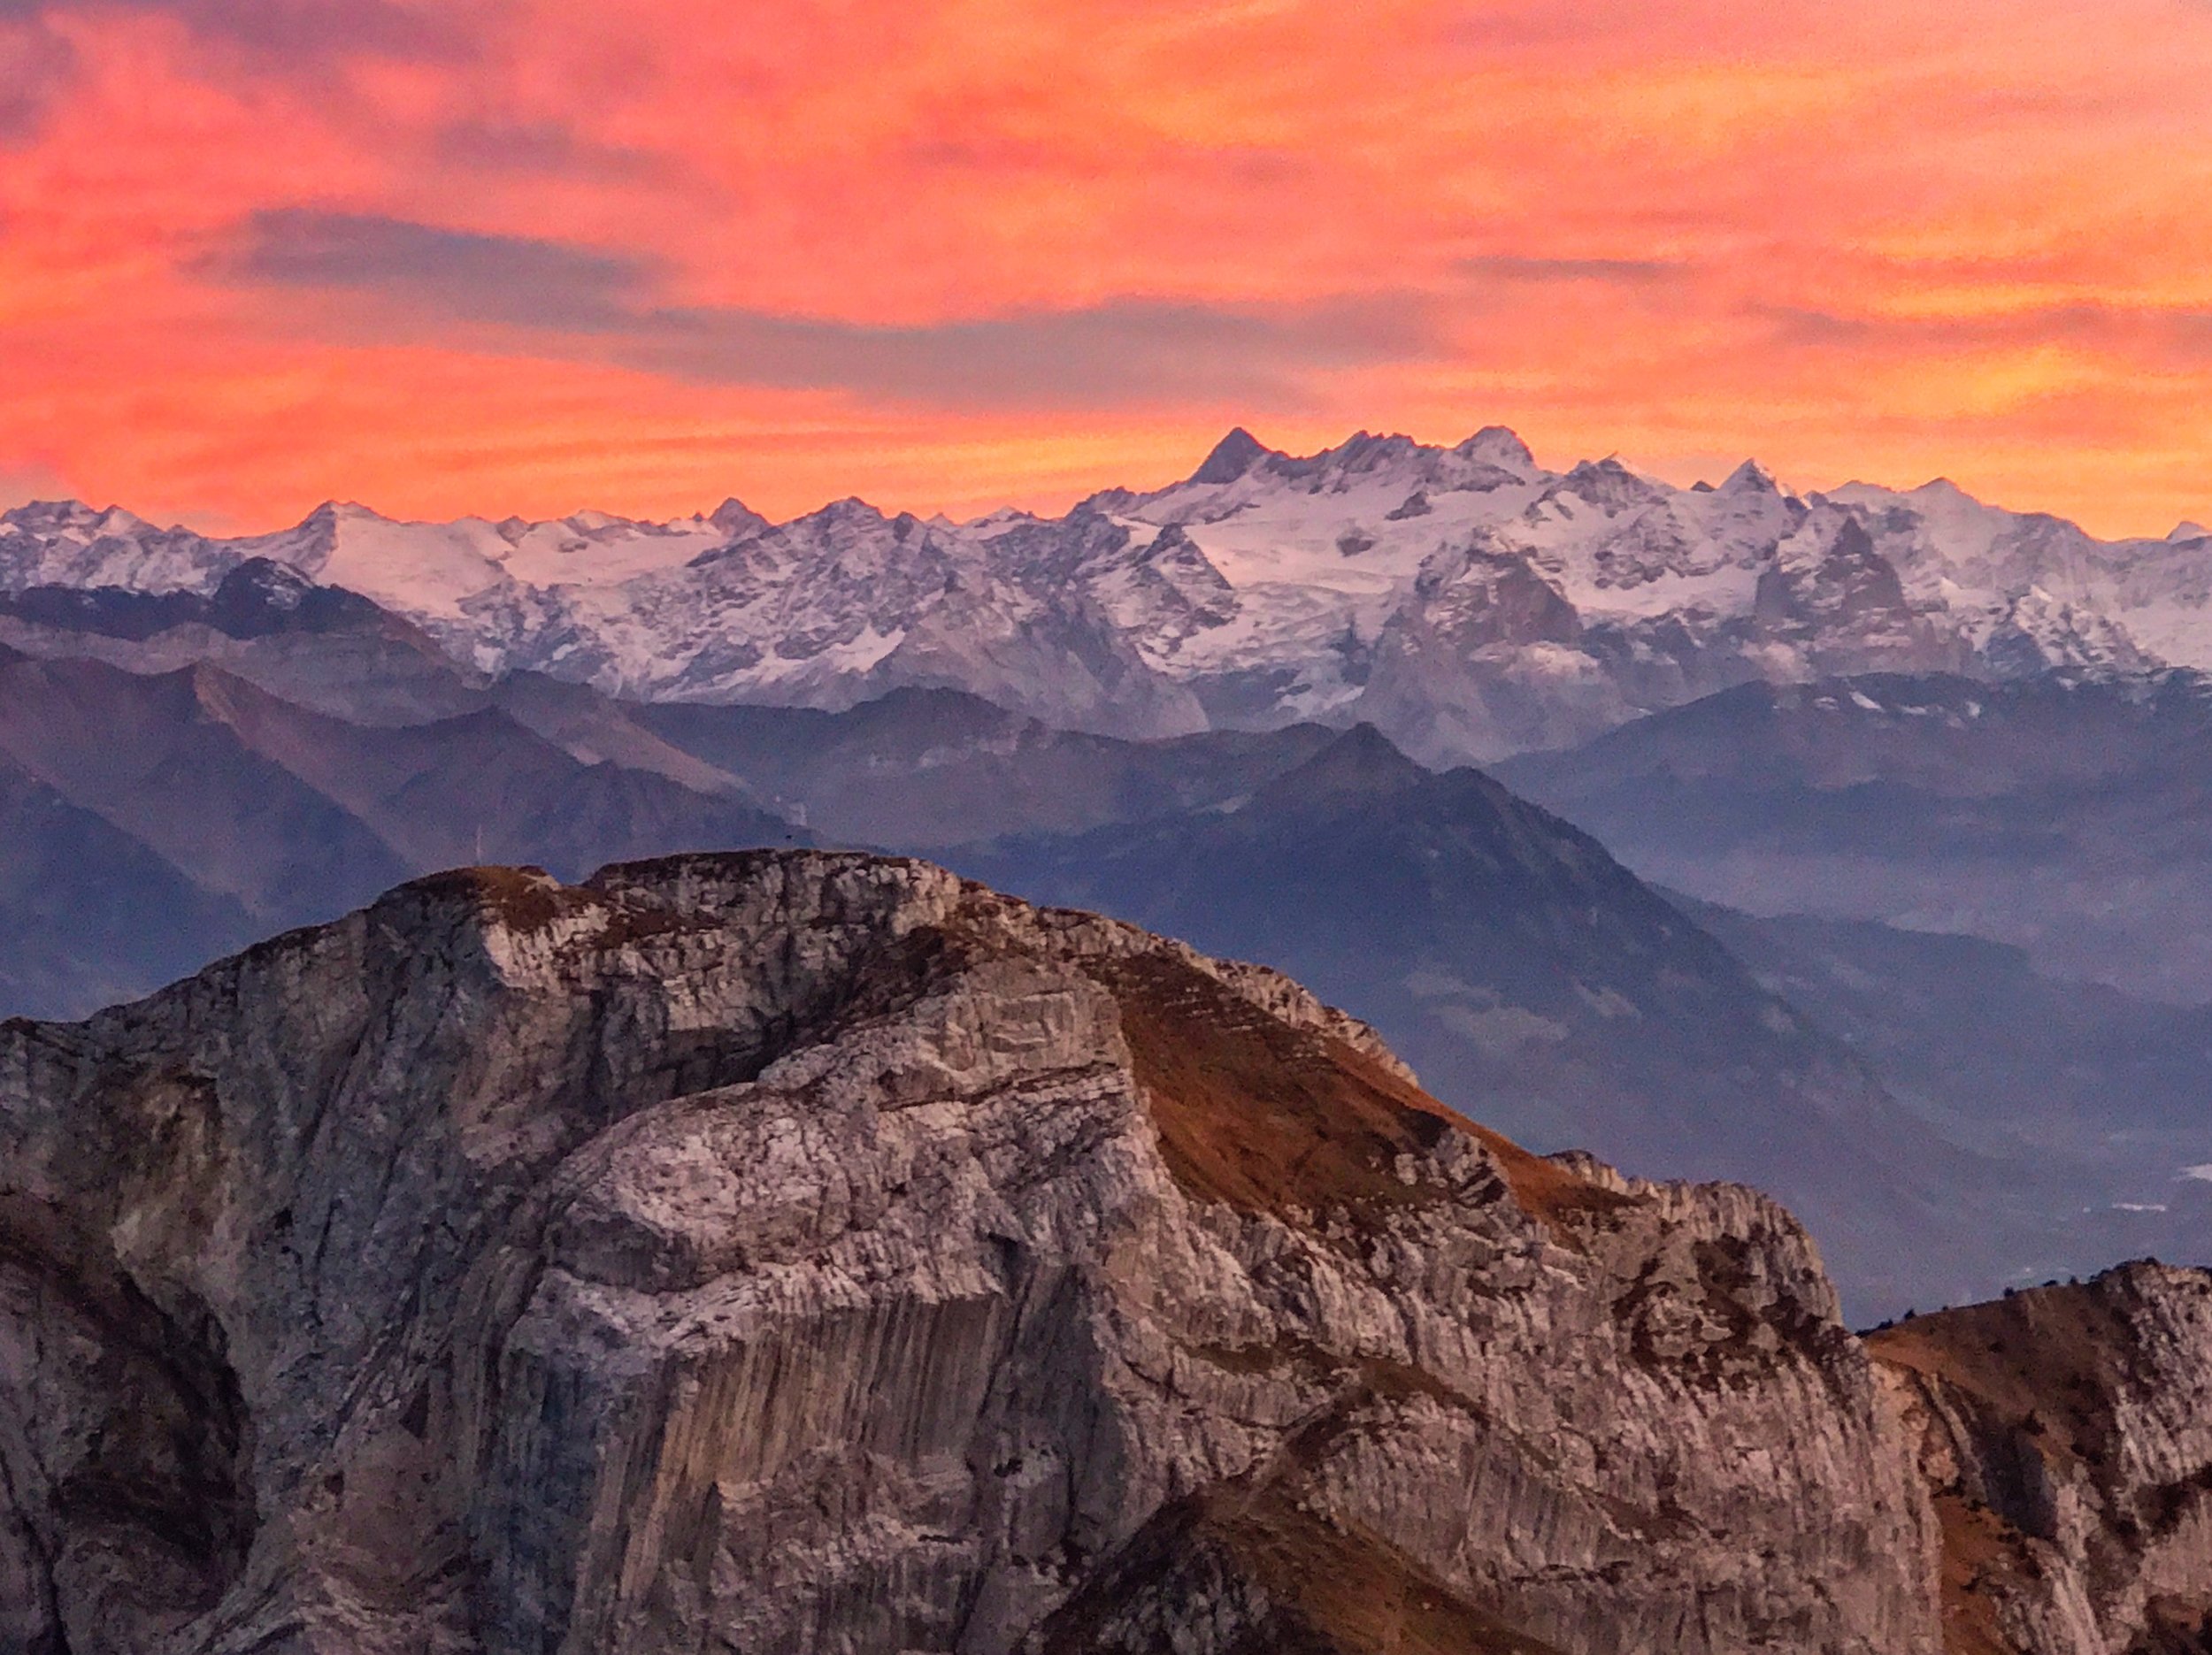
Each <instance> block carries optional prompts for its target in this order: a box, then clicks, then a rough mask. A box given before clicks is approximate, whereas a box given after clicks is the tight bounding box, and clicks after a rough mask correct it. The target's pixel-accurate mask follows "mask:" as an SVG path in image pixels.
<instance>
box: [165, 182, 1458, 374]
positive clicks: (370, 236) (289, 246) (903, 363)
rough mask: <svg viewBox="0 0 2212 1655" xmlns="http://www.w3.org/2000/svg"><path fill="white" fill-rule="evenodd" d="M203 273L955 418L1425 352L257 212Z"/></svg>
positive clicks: (659, 366)
mask: <svg viewBox="0 0 2212 1655" xmlns="http://www.w3.org/2000/svg"><path fill="white" fill-rule="evenodd" d="M202 268H203V269H204V270H205V271H207V272H210V273H211V274H214V275H216V276H219V277H220V278H222V279H224V280H229V281H232V282H243V283H256V284H265V285H271V286H276V287H287V288H292V289H297V290H304V291H313V292H319V293H323V294H338V295H355V296H357V297H360V298H363V299H365V300H368V301H370V302H372V303H375V304H377V305H378V306H379V307H380V319H382V320H383V321H384V322H386V323H387V324H390V323H395V322H408V321H411V322H412V324H413V325H414V326H416V327H418V328H426V329H431V330H433V331H434V330H435V329H436V328H437V327H438V326H441V325H443V324H448V323H452V322H461V323H474V324H489V325H493V326H500V327H504V328H509V329H512V330H516V332H517V333H518V335H520V337H518V338H517V339H516V340H515V341H512V343H513V345H514V346H515V347H516V348H518V349H529V350H531V351H533V352H535V353H539V354H560V353H566V354H571V355H574V356H580V357H588V358H594V359H604V360H613V361H616V362H619V363H621V364H625V365H627V366H632V367H638V368H643V369H647V370H649V371H650V372H657V373H663V374H667V375H670V376H672V377H675V378H680V379H697V380H710V381H726V382H729V383H735V384H748V385H761V386H777V387H808V388H836V389H842V390H849V391H856V392H861V393H865V394H869V395H887V396H893V397H902V398H913V399H918V400H922V401H928V402H946V403H952V404H958V405H986V406H1005V405H1016V406H1019V405H1033V406H1065V405H1069V404H1096V403H1126V402H1139V401H1145V400H1151V399H1160V398H1171V397H1176V396H1188V395H1208V396H1211V395H1225V396H1246V397H1251V398H1255V399H1259V400H1273V399H1278V398H1280V397H1282V396H1284V395H1289V394H1292V393H1293V392H1294V387H1295V386H1296V384H1297V381H1298V379H1299V378H1300V376H1301V375H1302V374H1305V373H1309V372H1319V371H1325V370H1327V369H1331V368H1337V367H1347V366H1354V365H1357V364H1363V363H1372V362H1379V361H1387V360H1394V359H1402V358H1405V357H1409V356H1417V355H1418V354H1420V353H1421V352H1423V351H1424V350H1426V349H1432V348H1433V347H1434V346H1435V344H1436V343H1437V340H1438V333H1437V330H1436V328H1435V326H1434V317H1433V313H1432V303H1431V302H1430V301H1429V300H1428V299H1427V298H1426V297H1425V296H1424V295H1418V294H1415V293H1410V292H1403V293H1388V292H1386V293H1381V294H1372V295H1351V296H1345V297H1335V298H1325V299H1322V300H1319V301H1316V302H1309V303H1298V304H1290V305H1272V306H1267V305H1252V306H1225V305H1218V304H1210V303H1197V302H1193V301H1184V300H1173V299H1156V298H1128V299H1117V300H1112V301H1110V302H1107V303H1101V304H1094V305H1088V306H1083V307H1079V308H1071V309H1066V310H1019V311H1011V312H1007V313H1002V314H997V315H990V316H983V317H974V318H956V319H951V320H947V321H940V322H930V323H923V324H914V325H895V324H880V323H864V322H853V321H846V320H840V319H836V318H820V317H808V316H793V315H785V314H778V313H774V312H770V311H764V310H748V309H744V308H741V307H734V306H722V305H696V304H682V303H671V302H669V301H668V299H667V298H666V295H665V283H664V276H663V272H662V271H661V270H660V268H659V267H658V266H657V264H655V263H654V262H652V261H650V260H647V259H642V258H637V257H629V256H626V255H621V254H614V253H608V252H604V251H601V250H598V249H589V248H580V247H574V246H571V245H568V244H566V243H563V242H559V241H544V240H538V239H534V238H531V237H524V236H506V235H488V234H480V233H478V232H474V231H466V230H455V229H449V228H443V227H441V226H434V225H428V224H421V223H417V222H413V221H411V220H407V219H402V218H383V217H379V216H375V215H370V214H360V213H343V212H332V211H322V210H319V209H313V208H299V207H295V208H285V209H279V210H273V211H264V212H261V213H257V214H256V215H255V216H254V217H253V218H251V219H250V220H249V221H248V222H247V223H246V224H244V225H243V226H240V227H239V229H238V231H237V233H236V234H234V236H233V237H232V238H231V239H230V240H229V241H228V242H227V245H226V246H224V247H223V248H222V249H220V250H219V252H217V253H216V254H214V255H213V256H212V257H210V258H209V259H208V260H206V261H205V262H204V264H203V266H202Z"/></svg>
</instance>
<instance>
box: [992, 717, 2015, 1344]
mask: <svg viewBox="0 0 2212 1655" xmlns="http://www.w3.org/2000/svg"><path fill="white" fill-rule="evenodd" d="M950 860H951V861H952V862H954V864H955V865H956V866H958V867H960V868H962V869H963V870H965V871H970V872H972V873H974V874H976V875H977V876H978V877H985V878H987V879H989V880H991V881H992V882H994V883H996V884H999V885H1002V886H1004V887H1005V888H1007V889H1010V890H1012V891H1016V892H1018V893H1021V894H1023V895H1025V896H1027V897H1029V898H1031V899H1032V900H1039V901H1049V902H1055V903H1062V904H1067V905H1071V906H1076V907H1084V908H1097V909H1099V910H1101V911H1103V912H1107V913H1112V914H1116V915H1119V916H1124V917H1126V918H1129V919H1131V920H1133V921H1135V922H1137V923H1141V924H1145V925H1148V926H1152V927H1157V928H1159V929H1161V930H1164V931H1170V932H1172V933H1174V934H1177V935H1180V936H1185V937H1188V938H1190V939H1192V940H1193V941H1194V943H1195V944H1196V945H1197V946H1202V947H1204V948H1208V949H1210V950H1214V951H1217V952H1220V953H1224V954H1234V955H1237V956H1239V957H1241V958H1248V959H1256V960H1260V961H1263V962H1267V963H1269V964H1271V965H1274V966H1276V967H1278V968H1279V969H1283V970H1286V971H1289V972H1291V973H1293V974H1294V975H1296V976H1299V977H1302V979H1304V980H1306V981H1308V982H1310V983H1312V984H1314V985H1316V987H1317V989H1318V991H1319V992H1322V993H1324V994H1325V995H1327V996H1328V997H1329V998H1331V999H1332V1000H1335V1001H1336V1002H1337V1003H1339V1004H1342V1005H1347V1006H1353V1007H1357V1008H1360V1009H1361V1012H1362V1015H1364V1016H1366V1017H1368V1018H1370V1019H1371V1020H1373V1021H1374V1022H1375V1023H1376V1024H1377V1026H1378V1027H1380V1028H1382V1029H1385V1030H1386V1031H1388V1033H1389V1036H1390V1038H1391V1039H1392V1041H1393V1042H1394V1045H1396V1046H1397V1047H1398V1049H1399V1050H1400V1051H1402V1052H1403V1053H1404V1054H1406V1056H1407V1057H1408V1058H1409V1060H1410V1061H1412V1062H1413V1063H1414V1064H1415V1066H1416V1067H1417V1069H1418V1070H1419V1071H1420V1073H1421V1074H1422V1076H1423V1077H1424V1078H1425V1080H1426V1081H1427V1082H1428V1084H1430V1085H1432V1087H1434V1088H1435V1089H1436V1090H1437V1092H1438V1093H1439V1095H1440V1096H1443V1097H1447V1098H1449V1099H1452V1100H1454V1101H1455V1103H1457V1104H1458V1105H1460V1106H1461V1107H1465V1108H1467V1109H1468V1110H1469V1111H1470V1112H1471V1113H1474V1114H1476V1115H1481V1116H1484V1117H1486V1118H1489V1119H1494V1120H1496V1121H1498V1122H1501V1124H1502V1126H1503V1127H1505V1129H1506V1130H1510V1131H1512V1132H1514V1133H1516V1134H1517V1135H1518V1136H1520V1137H1522V1138H1525V1139H1528V1140H1530V1141H1532V1142H1535V1143H1538V1144H1540V1145H1545V1146H1548V1147H1553V1146H1559V1147H1563V1146H1569V1145H1575V1146H1586V1147H1592V1148H1594V1149H1596V1150H1598V1151H1599V1153H1601V1154H1603V1155H1605V1156H1606V1157H1607V1158H1609V1159H1612V1160H1616V1161H1618V1162H1619V1163H1620V1164H1623V1165H1626V1166H1632V1167H1634V1168H1637V1169H1638V1170H1639V1171H1640V1172H1648V1173H1651V1174H1654V1175H1671V1174H1675V1173H1680V1172H1684V1171H1686V1170H1688V1169H1689V1168H1690V1167H1692V1166H1693V1165H1694V1166H1696V1167H1698V1168H1701V1169H1702V1170H1703V1171H1704V1172H1706V1173H1709V1174H1713V1175H1718V1176H1729V1177H1734V1178H1740V1179H1742V1180H1744V1181H1746V1182H1750V1183H1754V1184H1759V1185H1760V1186H1761V1187H1763V1188H1769V1189H1773V1190H1776V1191H1779V1192H1781V1193H1783V1194H1784V1196H1785V1197H1786V1199H1788V1200H1790V1201H1791V1202H1792V1203H1793V1205H1794V1206H1795V1207H1797V1208H1798V1209H1799V1210H1800V1211H1801V1212H1803V1213H1805V1214H1807V1216H1808V1219H1809V1222H1811V1223H1812V1225H1813V1227H1814V1229H1815V1231H1816V1233H1817V1234H1818V1235H1820V1237H1822V1244H1823V1245H1824V1248H1825V1249H1826V1250H1827V1252H1828V1253H1829V1254H1830V1256H1831V1258H1832V1260H1834V1262H1835V1267H1836V1268H1837V1269H1838V1271H1839V1275H1840V1276H1841V1277H1842V1279H1843V1280H1844V1281H1845V1282H1847V1283H1848V1284H1849V1289H1850V1291H1851V1292H1852V1293H1853V1295H1854V1298H1855V1303H1856V1305H1857V1306H1858V1307H1860V1308H1872V1309H1874V1310H1875V1312H1876V1314H1879V1312H1880V1309H1881V1308H1883V1307H1888V1306H1902V1305H1904V1304H1906V1303H1909V1302H1912V1301H1913V1300H1914V1299H1915V1298H1916V1297H1917V1298H1918V1299H1919V1300H1920V1301H1921V1302H1929V1301H1930V1299H1932V1298H1946V1297H1947V1298H1958V1297H1966V1296H1969V1295H1970V1291H1971V1289H1972V1288H1973V1287H1975V1286H1976V1285H1977V1284H1978V1283H1982V1282H1985V1281H1987V1280H1990V1279H1993V1272H1995V1270H1996V1260H1997V1259H1998V1258H1999V1257H2001V1255H2002V1253H2003V1245H2002V1243H2001V1241H1997V1240H1996V1239H1995V1238H1994V1237H1993V1236H1992V1234H1991V1233H1990V1228H1989V1225H1988V1223H1987V1222H1986V1221H1987V1219H1988V1217H1989V1214H1990V1212H1991V1210H1992V1209H1993V1207H1994V1206H1995V1205H1996V1204H1997V1203H1998V1202H1999V1201H2000V1200H2001V1179H2000V1178H1999V1176H1998V1175H1997V1173H1996V1171H1995V1169H1994V1168H1991V1167H1988V1166H1985V1165H1984V1164H1982V1163H1980V1162H1979V1161H1978V1160H1977V1159H1976V1158H1975V1157H1974V1156H1972V1155H1970V1154H1968V1153H1964V1152H1962V1151H1960V1150H1958V1149H1956V1148H1954V1147H1952V1146H1951V1145H1948V1144H1947V1143H1946V1142H1945V1141H1944V1140H1943V1139H1941V1138H1939V1136H1938V1134H1936V1133H1935V1132H1934V1131H1932V1130H1930V1129H1929V1128H1928V1127H1927V1126H1926V1125H1925V1124H1924V1122H1921V1121H1920V1120H1919V1119H1918V1118H1917V1117H1916V1116H1914V1115H1911V1114H1910V1113H1909V1112H1908V1111H1906V1110H1904V1109H1902V1108H1901V1107H1898V1106H1897V1105H1896V1104H1895V1103H1894V1101H1893V1100H1891V1099H1890V1098H1889V1097H1888V1096H1887V1095H1886V1092H1884V1090H1883V1089H1882V1087H1881V1085H1880V1084H1878V1081H1877V1080H1876V1079H1874V1078H1873V1077H1872V1076H1871V1075H1870V1073H1869V1072H1868V1071H1867V1069H1865V1068H1864V1067H1863V1065H1862V1064H1861V1063H1859V1061H1857V1060H1856V1059H1855V1057H1854V1056H1853V1055H1852V1054H1850V1052H1849V1051H1848V1050H1847V1048H1845V1047H1844V1046H1842V1045H1841V1044H1840V1043H1839V1042H1838V1041H1836V1040H1834V1039H1833V1038H1830V1037H1828V1036H1826V1035H1824V1034H1823V1033H1821V1032H1820V1031H1817V1030H1816V1029H1815V1028H1814V1027H1813V1026H1812V1025H1810V1024H1809V1023H1807V1022H1806V1021H1805V1020H1804V1019H1803V1018H1802V1017H1801V1016H1800V1015H1798V1014H1797V1013H1796V1012H1795V1011H1794V1010H1793V1008H1790V1007H1789V1006H1788V1005H1786V1003H1784V1002H1783V1001H1782V1000H1779V999H1778V998H1777V997H1775V996H1774V995H1773V994H1771V993H1770V992H1767V991H1766V990H1764V989H1763V988H1762V987H1761V986H1760V985H1759V984H1758V983H1757V982H1756V981H1755V980H1754V979H1753V977H1751V975H1750V973H1749V972H1747V970H1746V969H1744V968H1743V967H1742V965H1740V963H1739V962H1737V961H1736V960H1735V959H1734V958H1733V957H1732V955H1730V954H1729V953H1728V952H1727V950H1726V949H1724V947H1722V946H1720V944H1718V943H1717V942H1716V941H1715V940H1714V939H1712V938H1711V937H1710V936H1709V935H1708V934H1707V933H1706V932H1705V931H1701V929H1699V927H1698V926H1697V925H1695V924H1694V923H1692V922H1691V921H1689V920H1688V919H1686V918H1685V917H1684V916H1683V915H1682V914H1681V913H1680V912H1679V911H1678V909H1676V908H1674V907H1672V906H1671V905H1670V904H1669V903H1668V902H1667V901H1666V900H1663V898H1661V897H1660V896H1659V895H1657V894H1656V893H1654V892H1652V891H1651V890H1649V889H1648V888H1647V887H1646V886H1645V885H1642V884H1641V883H1640V881H1639V880H1638V879H1636V877H1634V876H1633V875H1632V874H1630V873H1629V872H1627V871H1626V870H1624V869H1623V868H1621V867H1620V866H1619V865H1618V864H1617V863H1616V862H1614V861H1613V860H1612V858H1611V857H1610V856H1609V855H1608V854H1606V853H1605V851H1604V849H1603V848H1602V847H1601V846H1599V845H1598V844H1597V843H1596V841H1594V840H1593V839H1590V838H1589V837H1588V836H1586V835H1585V834H1583V833H1581V832H1578V831H1576V830H1575V829H1573V828H1571V827H1570V826H1568V825H1567V824H1564V823H1563V822H1561V821H1559V820H1558V819H1557V818H1555V817H1553V816H1549V815H1548V814H1546V813H1545V812H1544V811H1542V810H1540V809H1537V808H1534V807H1532V806H1530V805H1528V804H1525V803H1524V802H1523V801H1519V800H1517V799H1516V798H1514V797H1513V795H1512V794H1510V793H1508V792H1507V791H1506V790H1505V789H1504V788H1502V787H1501V786H1500V785H1498V784H1496V783H1495V782H1494V781H1492V780H1490V779H1489V778H1486V777H1485V776H1482V775H1480V774H1479V773H1478V772H1476V771H1473V770H1455V771H1450V772H1448V773H1445V774H1442V775H1437V774H1432V773H1430V772H1428V771H1425V770H1422V769H1420V768H1419V767H1418V766H1417V765H1415V764H1413V763H1412V762H1410V761H1409V760H1408V759H1406V758H1405V757H1404V756H1403V755H1401V754H1400V753H1398V752H1397V751H1396V749H1394V747H1391V746H1390V744H1389V743H1388V742H1386V740H1384V739H1383V738H1382V737H1380V736H1379V735H1378V734H1376V733H1375V732H1373V731H1371V730H1366V729H1360V730H1356V731H1353V732H1349V733H1348V734H1347V735H1345V736H1343V737H1341V738H1340V739H1338V740H1337V741H1336V742H1334V743H1333V745H1331V746H1330V747H1327V748H1326V749H1325V750H1324V751H1323V752H1321V753H1320V754H1318V755H1316V756H1315V757H1314V758H1313V759H1312V760H1310V762H1307V763H1306V764H1305V765H1303V766H1302V767H1300V768H1299V769H1297V770H1291V771H1289V772H1287V773H1286V774H1284V775H1282V776H1280V777H1279V778H1276V779H1275V780H1273V781H1271V782H1270V783H1268V784H1267V785H1265V786H1263V788H1261V789H1260V790H1259V791H1258V792H1257V793H1255V794H1254V795H1253V796H1252V797H1251V799H1250V800H1249V801H1248V802H1244V803H1242V804H1240V806H1239V807H1238V808H1234V809H1231V810H1225V811H1201V812H1194V813H1187V814H1185V815H1182V816H1174V817H1170V818H1165V819H1163V820H1160V821H1156V822H1152V823H1143V824H1128V825H1125V826H1119V827H1110V828H1103V829H1099V830H1096V831H1092V832H1089V833H1086V834H1080V835H1072V836H1064V837H1057V838H1031V839H1017V840H1009V841H1003V842H1002V843H1000V844H998V845H996V846H992V847H976V848H972V849H970V850H965V851H959V852H955V853H951V854H950ZM1962 1196H1964V1197H1966V1198H1968V1199H1970V1201H1971V1203H1972V1204H1973V1205H1974V1206H1975V1207H1977V1208H1978V1209H1979V1210H1980V1216H1979V1218H1978V1219H1977V1220H1975V1221H1972V1222H1967V1221H1964V1220H1963V1219H1962V1214H1961V1210H1960V1207H1959V1202H1960V1199H1961V1198H1962Z"/></svg>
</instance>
